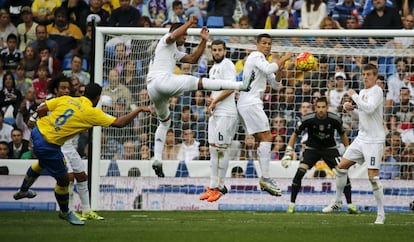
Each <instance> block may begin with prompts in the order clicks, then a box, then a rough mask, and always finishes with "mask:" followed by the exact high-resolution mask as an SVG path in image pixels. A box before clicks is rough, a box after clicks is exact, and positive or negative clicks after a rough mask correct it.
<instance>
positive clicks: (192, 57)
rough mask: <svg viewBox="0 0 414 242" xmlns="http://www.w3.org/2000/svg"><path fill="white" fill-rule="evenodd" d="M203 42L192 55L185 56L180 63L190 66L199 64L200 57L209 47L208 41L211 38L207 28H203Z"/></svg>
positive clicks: (201, 34)
mask: <svg viewBox="0 0 414 242" xmlns="http://www.w3.org/2000/svg"><path fill="white" fill-rule="evenodd" d="M200 36H201V41H200V44H199V45H198V46H197V48H196V49H195V50H194V51H193V53H191V54H190V55H186V56H184V57H183V58H182V59H181V60H180V61H181V62H185V63H190V64H196V63H197V62H198V59H200V56H201V55H202V54H203V52H204V50H205V49H206V47H207V41H208V38H209V36H210V35H209V33H208V29H207V28H206V27H203V28H202V29H201V33H200Z"/></svg>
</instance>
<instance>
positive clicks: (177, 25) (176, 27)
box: [169, 23, 184, 33]
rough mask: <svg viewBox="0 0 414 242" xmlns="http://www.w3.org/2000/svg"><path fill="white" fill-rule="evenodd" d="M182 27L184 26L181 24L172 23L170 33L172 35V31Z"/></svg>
mask: <svg viewBox="0 0 414 242" xmlns="http://www.w3.org/2000/svg"><path fill="white" fill-rule="evenodd" d="M182 25H184V24H183V23H173V24H172V25H171V27H170V31H169V32H170V33H172V32H173V31H174V30H176V29H178V28H179V27H181V26H182Z"/></svg>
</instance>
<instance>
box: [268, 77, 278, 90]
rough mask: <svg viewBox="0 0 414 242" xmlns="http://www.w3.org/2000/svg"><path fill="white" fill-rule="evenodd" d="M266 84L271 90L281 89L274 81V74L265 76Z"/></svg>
mask: <svg viewBox="0 0 414 242" xmlns="http://www.w3.org/2000/svg"><path fill="white" fill-rule="evenodd" d="M267 82H268V83H269V84H270V86H271V87H272V89H274V90H279V89H280V87H281V84H280V83H279V82H277V81H276V75H275V74H273V73H272V74H269V75H267Z"/></svg>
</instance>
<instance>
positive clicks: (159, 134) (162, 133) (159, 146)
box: [154, 119, 171, 161]
mask: <svg viewBox="0 0 414 242" xmlns="http://www.w3.org/2000/svg"><path fill="white" fill-rule="evenodd" d="M170 125H171V119H168V120H167V121H165V122H161V121H160V124H159V125H158V127H157V130H156V131H155V142H154V159H155V160H158V161H161V160H162V151H163V150H164V144H165V138H166V136H167V131H168V129H169V128H170Z"/></svg>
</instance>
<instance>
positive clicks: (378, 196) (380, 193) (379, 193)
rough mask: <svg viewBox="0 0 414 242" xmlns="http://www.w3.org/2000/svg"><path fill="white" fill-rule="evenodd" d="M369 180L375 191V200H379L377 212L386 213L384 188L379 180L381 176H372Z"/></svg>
mask: <svg viewBox="0 0 414 242" xmlns="http://www.w3.org/2000/svg"><path fill="white" fill-rule="evenodd" d="M369 181H370V182H371V185H372V191H373V192H374V197H375V200H376V201H377V213H378V214H384V213H385V211H384V203H383V200H384V188H383V186H382V183H381V182H380V180H379V177H377V176H376V177H370V178H369Z"/></svg>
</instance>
